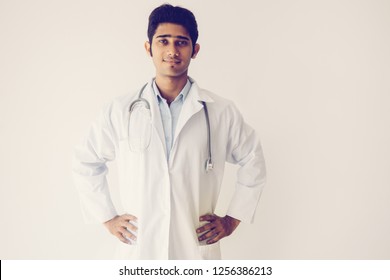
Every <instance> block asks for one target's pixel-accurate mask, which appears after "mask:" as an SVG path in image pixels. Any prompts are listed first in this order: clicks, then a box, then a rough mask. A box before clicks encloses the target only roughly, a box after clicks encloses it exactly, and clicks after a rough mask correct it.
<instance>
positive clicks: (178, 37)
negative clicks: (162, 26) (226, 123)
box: [156, 34, 190, 41]
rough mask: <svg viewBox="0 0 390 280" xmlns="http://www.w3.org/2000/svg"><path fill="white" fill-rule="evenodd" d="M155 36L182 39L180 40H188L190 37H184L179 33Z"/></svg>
mask: <svg viewBox="0 0 390 280" xmlns="http://www.w3.org/2000/svg"><path fill="white" fill-rule="evenodd" d="M156 38H177V39H182V40H186V41H189V40H190V38H188V37H186V36H181V35H178V36H172V35H170V34H163V35H158V36H156Z"/></svg>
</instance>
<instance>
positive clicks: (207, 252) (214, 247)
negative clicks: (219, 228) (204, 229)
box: [198, 242, 221, 260]
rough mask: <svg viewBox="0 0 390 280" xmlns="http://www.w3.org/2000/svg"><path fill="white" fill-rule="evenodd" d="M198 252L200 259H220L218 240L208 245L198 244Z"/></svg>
mask: <svg viewBox="0 0 390 280" xmlns="http://www.w3.org/2000/svg"><path fill="white" fill-rule="evenodd" d="M198 248H199V252H200V256H201V259H202V260H220V259H221V249H220V247H219V242H216V243H213V244H210V245H199V246H198Z"/></svg>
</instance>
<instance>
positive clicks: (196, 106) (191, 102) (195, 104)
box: [173, 79, 213, 143]
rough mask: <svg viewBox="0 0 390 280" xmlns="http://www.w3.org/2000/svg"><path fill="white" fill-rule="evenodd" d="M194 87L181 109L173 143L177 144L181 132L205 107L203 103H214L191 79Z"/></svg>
mask: <svg viewBox="0 0 390 280" xmlns="http://www.w3.org/2000/svg"><path fill="white" fill-rule="evenodd" d="M191 82H192V85H191V89H190V91H189V93H188V95H187V97H186V100H185V101H184V104H183V107H182V109H181V112H180V115H179V119H178V121H177V124H176V131H175V136H174V139H173V143H175V142H176V139H177V137H178V136H179V135H180V132H181V130H182V129H183V128H184V126H185V125H186V123H187V122H188V120H189V119H190V118H191V117H192V116H193V115H195V114H196V113H198V112H199V111H200V110H202V108H203V105H202V103H201V102H202V101H205V102H213V100H212V99H211V97H209V96H208V95H207V94H206V93H204V92H202V91H201V89H200V88H199V87H198V85H197V83H196V82H195V81H193V80H192V79H191Z"/></svg>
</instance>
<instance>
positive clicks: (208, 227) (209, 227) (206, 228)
mask: <svg viewBox="0 0 390 280" xmlns="http://www.w3.org/2000/svg"><path fill="white" fill-rule="evenodd" d="M215 227H216V226H215V224H213V223H208V224H205V225H204V226H201V227H200V228H198V229H197V230H196V232H197V233H202V232H205V231H209V230H213V229H214V228H215Z"/></svg>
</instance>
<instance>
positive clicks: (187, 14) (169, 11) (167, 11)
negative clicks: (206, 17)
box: [148, 4, 198, 53]
mask: <svg viewBox="0 0 390 280" xmlns="http://www.w3.org/2000/svg"><path fill="white" fill-rule="evenodd" d="M161 23H174V24H179V25H181V26H183V27H184V28H185V29H186V30H187V32H188V34H189V35H190V37H191V41H192V52H193V53H194V51H195V44H196V41H197V40H198V24H197V23H196V19H195V16H194V14H193V13H192V12H191V11H189V10H187V9H185V8H182V7H179V6H172V5H170V4H163V5H161V6H159V7H157V8H155V9H154V10H153V11H152V13H151V14H150V16H149V24H148V38H149V43H150V44H152V39H153V36H154V34H155V33H156V30H157V28H158V26H159V25H160V24H161Z"/></svg>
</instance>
